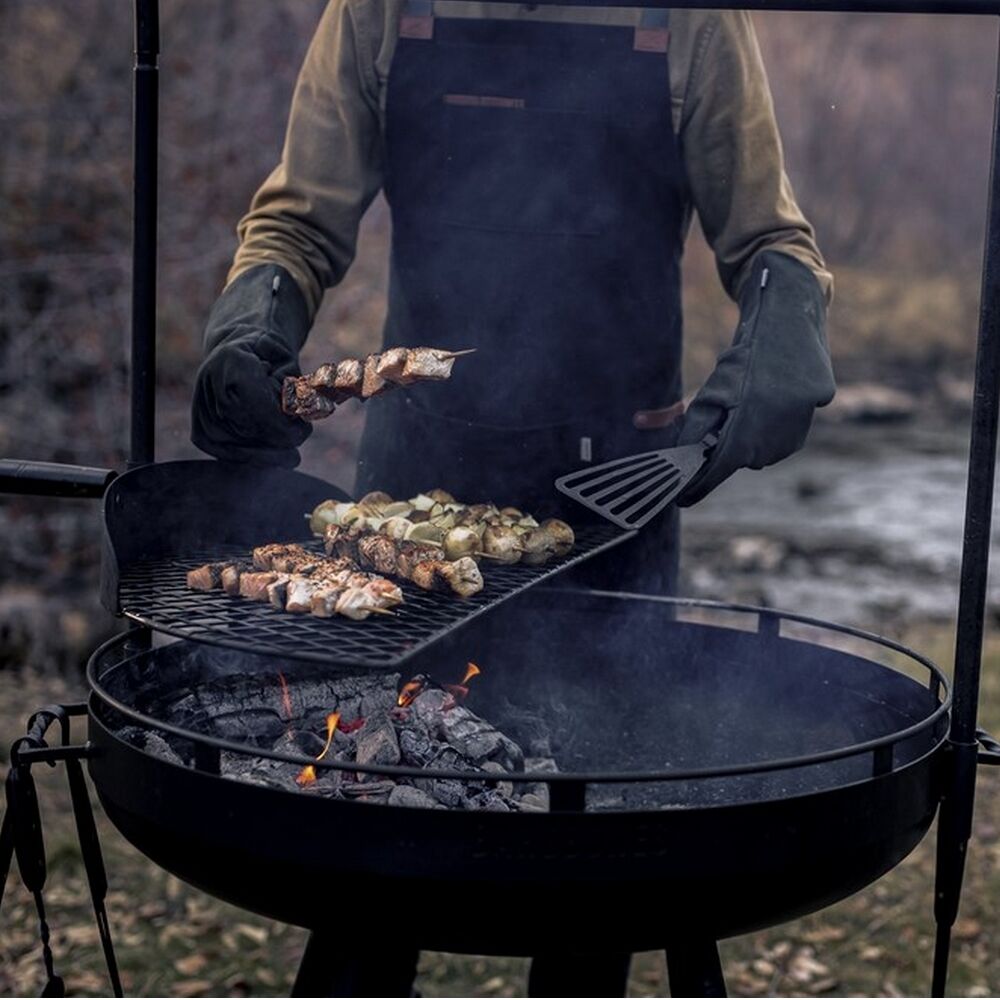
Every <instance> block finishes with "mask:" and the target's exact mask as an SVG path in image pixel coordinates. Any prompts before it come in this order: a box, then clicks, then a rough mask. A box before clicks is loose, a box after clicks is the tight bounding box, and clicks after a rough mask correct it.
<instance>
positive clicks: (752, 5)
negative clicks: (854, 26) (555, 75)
mask: <svg viewBox="0 0 1000 1000" xmlns="http://www.w3.org/2000/svg"><path fill="white" fill-rule="evenodd" d="M500 2H501V3H521V2H523V0H500ZM590 3H593V4H595V5H596V6H599V7H664V6H668V7H671V8H674V9H677V8H693V9H695V10H750V11H759V12H761V13H765V12H768V11H796V12H813V11H815V12H844V13H856V14H1000V0H671V2H670V3H664V0H534V2H533V3H532V4H531V6H533V7H548V6H554V5H570V6H588V5H589V4H590Z"/></svg>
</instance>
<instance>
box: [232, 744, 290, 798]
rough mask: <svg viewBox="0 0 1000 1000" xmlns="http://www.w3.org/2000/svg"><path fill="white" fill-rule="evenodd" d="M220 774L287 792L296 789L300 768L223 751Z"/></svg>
mask: <svg viewBox="0 0 1000 1000" xmlns="http://www.w3.org/2000/svg"><path fill="white" fill-rule="evenodd" d="M219 772H220V774H221V775H222V776H223V777H224V778H232V779H234V780H236V781H246V782H247V783H249V784H251V785H266V786H267V787H269V788H284V789H286V790H287V789H288V788H289V787H292V788H294V787H295V775H296V774H297V773H298V768H297V767H296V766H295V765H294V764H286V763H285V762H284V761H280V760H271V759H270V758H269V757H250V756H248V755H247V754H244V753H233V752H232V751H230V750H223V751H222V753H221V755H220V758H219Z"/></svg>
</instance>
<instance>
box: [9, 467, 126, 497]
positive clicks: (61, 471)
mask: <svg viewBox="0 0 1000 1000" xmlns="http://www.w3.org/2000/svg"><path fill="white" fill-rule="evenodd" d="M115 475H116V473H115V472H113V471H112V470H111V469H95V468H91V467H90V466H86V465H63V464H61V463H59V462H28V461H23V460H22V459H17V458H2V459H0V493H17V494H20V495H22V496H41V497H92V498H95V499H97V498H100V497H102V496H104V491H105V490H106V489H107V488H108V484H109V483H110V482H111V480H112V479H114V478H115Z"/></svg>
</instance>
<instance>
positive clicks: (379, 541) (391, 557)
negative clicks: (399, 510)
mask: <svg viewBox="0 0 1000 1000" xmlns="http://www.w3.org/2000/svg"><path fill="white" fill-rule="evenodd" d="M324 541H325V544H326V551H327V552H328V553H329V554H330V555H331V556H333V555H336V556H339V557H341V558H343V557H345V556H346V557H347V558H350V559H355V560H357V562H358V563H360V564H361V565H362V566H365V567H368V568H370V569H373V570H374V571H375V572H376V573H385V574H391V575H393V576H399V577H402V578H403V579H404V580H409V581H410V582H411V583H415V584H416V585H417V586H418V587H420V588H421V589H422V590H445V591H447V590H450V591H451V592H452V593H454V594H457V595H458V596H459V597H471V596H472V595H473V594H478V593H479V591H481V590H482V589H483V577H482V574H481V573H480V572H479V567H478V566H477V565H476V562H475V560H474V559H472V558H471V557H469V556H462V557H460V558H458V559H455V560H454V561H452V562H449V561H448V560H447V559H443V558H442V554H443V553H442V550H441V548H440V547H438V546H436V545H430V544H427V543H424V542H414V541H406V540H402V541H401V540H398V539H395V538H391V537H389V536H388V535H383V534H380V533H379V532H377V531H372V530H370V529H369V528H366V527H364V526H361V525H357V524H355V525H352V526H351V527H348V528H345V527H344V526H342V525H338V524H329V525H327V527H326V529H325V532H324Z"/></svg>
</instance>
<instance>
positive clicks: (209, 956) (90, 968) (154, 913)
mask: <svg viewBox="0 0 1000 1000" xmlns="http://www.w3.org/2000/svg"><path fill="white" fill-rule="evenodd" d="M907 638H908V640H909V642H910V644H911V645H913V646H914V648H916V649H918V650H920V651H922V652H924V653H926V654H928V655H930V656H932V657H933V658H936V659H937V661H938V662H940V663H941V664H942V665H947V661H948V658H949V655H950V653H949V650H950V647H951V639H950V637H949V636H948V635H946V634H944V633H943V632H940V631H933V632H924V633H915V634H912V635H910V636H908V637H907ZM0 682H2V683H0V737H2V740H3V743H4V747H5V748H6V745H7V744H8V743H9V742H10V740H12V739H13V738H14V737H15V736H17V735H18V734H19V733H20V732H23V726H24V719H25V717H26V716H27V714H28V713H29V712H30V711H31V710H33V709H34V708H37V707H38V706H40V705H42V704H44V703H46V702H51V701H53V700H74V699H75V698H77V697H79V696H80V695H81V693H82V689H83V683H82V680H80V679H79V678H77V677H76V676H75V675H70V679H67V676H66V675H65V674H64V675H57V674H54V673H53V674H49V675H44V676H43V675H39V674H37V673H29V672H26V671H21V672H18V673H15V672H13V671H5V672H4V674H3V675H2V676H0ZM982 707H983V710H982V713H981V722H982V724H984V725H985V726H987V727H988V728H992V729H993V731H994V732H995V731H997V729H998V728H1000V645H998V646H997V647H996V648H992V649H990V651H989V654H988V657H987V663H986V666H985V669H984V689H983V701H982ZM5 752H6V750H4V753H5ZM37 778H38V781H39V786H40V798H41V803H42V809H43V819H44V824H45V834H46V845H47V849H48V859H49V880H48V886H49V889H48V892H47V893H46V902H47V905H48V910H49V918H50V923H51V927H52V947H53V951H54V953H55V957H56V967H57V970H58V971H60V972H61V974H62V975H63V976H64V977H65V979H66V984H67V991H68V993H69V994H70V995H79V996H102V995H107V994H108V992H109V991H108V985H107V980H106V976H105V973H104V971H103V968H102V960H101V957H100V949H99V944H98V939H97V932H96V929H95V927H94V924H93V915H92V913H91V911H90V902H89V898H88V894H87V888H86V883H85V880H84V876H83V872H82V866H81V861H80V856H79V851H78V848H77V846H76V843H75V834H74V831H73V828H72V820H71V818H70V817H71V813H70V811H69V801H68V795H67V793H66V789H65V779H64V776H63V775H62V773H61V772H60V771H50V770H48V769H47V768H40V769H39V772H38V774H37ZM998 779H1000V774H998V773H984V774H982V776H981V778H980V790H979V799H978V807H977V815H976V825H975V839H974V841H973V844H972V847H971V850H970V855H969V864H968V872H967V877H966V889H965V894H964V901H963V907H962V912H961V916H960V920H959V922H958V924H957V926H956V929H955V945H954V950H953V956H952V975H951V979H950V990H949V992H950V994H951V995H956V996H973V997H975V996H979V997H985V996H992V995H995V994H996V993H997V992H998V991H1000V948H998V946H997V945H998V941H997V934H998V932H997V930H996V927H995V915H996V910H997V901H998V900H1000V780H998ZM98 822H99V827H100V832H101V837H102V842H103V846H104V852H105V859H106V862H107V867H108V872H109V878H110V884H111V889H110V895H109V899H108V912H109V916H110V920H111V926H112V929H113V933H114V937H115V942H116V945H117V950H118V957H119V961H120V964H121V969H122V977H123V981H124V984H125V988H126V992H127V993H128V994H129V995H133V996H163V995H169V996H185V997H188V996H190V997H194V996H280V995H287V993H288V990H289V987H290V984H291V981H292V978H293V976H294V973H295V969H296V966H297V962H298V959H299V957H300V955H301V952H302V948H303V946H304V943H305V931H303V930H302V929H300V928H297V927H289V926H286V925H283V924H279V923H275V922H272V921H268V920H264V919H261V918H258V917H255V916H253V915H250V914H248V913H245V912H243V911H240V910H237V909H235V908H233V907H231V906H227V905H224V904H222V903H219V902H217V901H216V900H214V899H212V898H211V897H209V896H207V895H205V894H204V893H202V892H199V891H198V890H195V889H193V888H191V887H189V886H187V885H185V884H183V883H181V882H179V881H178V880H177V879H175V878H173V877H172V876H170V875H168V874H167V873H166V872H164V871H162V870H161V869H159V868H157V867H156V866H154V865H153V864H152V863H151V862H150V861H148V860H147V859H146V858H145V857H143V856H142V855H141V854H139V853H138V852H137V851H136V850H135V849H133V848H132V847H131V846H130V845H129V844H128V843H127V842H126V841H125V840H124V839H123V838H122V837H121V836H120V835H119V834H118V833H117V832H116V831H115V830H114V829H113V828H112V827H111V826H110V824H109V823H108V822H107V821H105V820H104V817H103V816H102V815H100V810H99V809H98ZM933 857H934V855H933V834H932V835H931V836H929V837H928V838H927V840H926V841H925V842H924V843H923V844H921V845H920V846H919V847H918V848H917V850H916V851H914V853H913V854H912V855H911V856H910V857H909V858H908V859H907V860H906V861H905V862H903V863H902V864H901V865H900V866H899V867H898V868H897V869H895V870H894V871H893V872H891V873H890V874H889V875H887V876H886V877H884V878H883V879H881V880H880V881H879V882H878V883H876V884H875V885H873V886H871V887H869V888H868V889H866V890H865V891H863V892H860V893H858V894H857V895H855V896H853V897H851V898H850V899H848V900H845V901H844V902H842V903H839V904H837V905H836V906H833V907H830V908H829V909H827V910H824V911H822V912H821V913H818V914H815V915H813V916H811V917H808V918H806V919H803V920H798V921H795V922H793V923H790V924H786V925H784V926H781V927H776V928H773V929H771V930H769V931H766V932H762V933H759V934H755V935H751V936H747V937H742V938H737V939H734V940H729V941H725V942H723V943H722V945H721V949H722V956H723V962H724V965H725V971H726V977H727V982H728V985H729V990H730V993H731V995H734V996H764V995H769V996H913V995H916V996H920V995H926V994H927V992H928V990H929V981H930V979H929V977H930V965H931V953H932V933H933V923H932V916H931V907H932V894H933ZM817 863H818V864H820V863H822V859H817ZM646 903H648V901H646V900H637V901H636V904H637V905H645V904H646ZM0 927H2V933H0V994H2V995H4V996H17V995H20V996H24V995H37V993H38V990H39V989H40V987H41V985H42V964H41V952H40V947H39V943H38V934H37V926H36V922H35V916H34V908H33V906H32V903H31V899H30V897H29V896H28V895H27V893H26V892H25V890H24V889H23V887H22V886H21V885H20V883H19V881H18V880H17V878H16V877H15V876H12V877H11V879H10V880H9V882H8V885H7V894H6V897H5V900H4V909H3V912H2V913H0ZM525 973H526V962H525V961H523V960H520V959H494V958H481V957H475V956H457V955H444V954H430V953H429V954H425V955H424V956H423V960H422V963H421V971H420V979H419V988H420V990H421V991H422V993H423V995H424V996H429V997H437V996H441V997H445V996H497V997H513V996H523V995H524V983H525ZM629 993H630V995H631V996H635V997H655V996H667V995H669V993H668V987H667V982H666V974H665V967H664V961H663V957H662V955H660V954H656V953H649V954H642V955H638V956H636V958H635V961H634V962H633V965H632V975H631V981H630V987H629Z"/></svg>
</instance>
